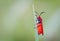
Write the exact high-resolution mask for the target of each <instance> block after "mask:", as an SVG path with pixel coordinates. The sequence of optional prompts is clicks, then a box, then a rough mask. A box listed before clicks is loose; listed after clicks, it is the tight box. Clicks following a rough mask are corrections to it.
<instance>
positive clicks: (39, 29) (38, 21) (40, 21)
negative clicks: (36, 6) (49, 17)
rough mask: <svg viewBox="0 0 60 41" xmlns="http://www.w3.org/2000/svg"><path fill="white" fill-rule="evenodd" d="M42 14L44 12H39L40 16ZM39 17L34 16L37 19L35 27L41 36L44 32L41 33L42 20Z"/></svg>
mask: <svg viewBox="0 0 60 41" xmlns="http://www.w3.org/2000/svg"><path fill="white" fill-rule="evenodd" d="M36 13H37V12H36ZM43 13H44V12H41V13H40V15H41V14H43ZM37 14H38V13H37ZM40 15H36V17H37V23H36V25H37V31H38V35H40V34H42V35H43V34H44V32H43V24H42V18H41V17H40Z"/></svg>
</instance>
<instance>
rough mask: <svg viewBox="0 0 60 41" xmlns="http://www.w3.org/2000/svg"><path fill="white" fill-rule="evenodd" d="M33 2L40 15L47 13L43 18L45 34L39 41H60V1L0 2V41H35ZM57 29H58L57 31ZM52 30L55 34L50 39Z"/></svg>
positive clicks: (21, 0)
mask: <svg viewBox="0 0 60 41" xmlns="http://www.w3.org/2000/svg"><path fill="white" fill-rule="evenodd" d="M33 1H34V6H35V10H36V11H37V12H38V13H40V12H42V11H44V12H46V13H45V14H43V15H42V16H41V17H42V19H43V26H44V33H45V34H44V36H39V40H40V41H49V40H50V41H54V40H55V39H56V40H59V39H60V35H59V34H60V33H59V31H60V29H59V27H60V26H59V23H60V22H59V19H58V18H59V14H60V12H59V11H60V1H59V0H0V41H35V30H34V17H33V8H32V4H33ZM54 15H55V16H54ZM51 18H52V19H51ZM50 20H51V21H50ZM55 20H56V21H55ZM53 21H55V22H53ZM50 22H51V23H50ZM51 24H52V26H51ZM53 24H55V25H57V26H55V25H53ZM49 27H51V29H53V30H51V29H50V28H49ZM52 27H53V28H52ZM55 28H57V29H56V30H55ZM50 30H51V32H53V33H54V34H53V33H52V34H53V35H54V36H53V37H50V36H49V35H50V34H48V35H47V33H49V32H50ZM54 31H55V32H54ZM51 32H50V33H51ZM56 33H57V34H56ZM51 36H52V35H51ZM55 36H56V38H55ZM58 36H59V37H58ZM49 37H50V38H49ZM51 38H52V39H51Z"/></svg>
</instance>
